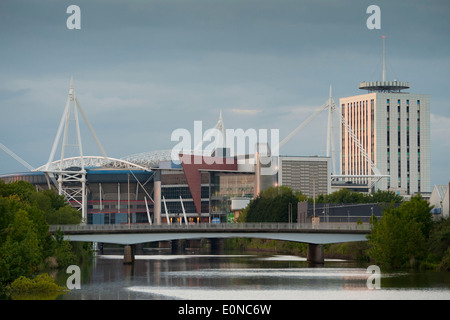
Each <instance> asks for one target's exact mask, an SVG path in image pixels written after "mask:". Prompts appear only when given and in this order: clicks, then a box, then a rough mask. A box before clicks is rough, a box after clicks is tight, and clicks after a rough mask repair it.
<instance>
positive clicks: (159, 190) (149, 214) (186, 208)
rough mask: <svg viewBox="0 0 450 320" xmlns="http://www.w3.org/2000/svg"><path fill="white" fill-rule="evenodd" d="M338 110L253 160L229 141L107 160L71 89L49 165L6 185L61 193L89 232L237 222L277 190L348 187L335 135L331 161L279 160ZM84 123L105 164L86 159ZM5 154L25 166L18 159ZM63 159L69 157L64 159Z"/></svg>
mask: <svg viewBox="0 0 450 320" xmlns="http://www.w3.org/2000/svg"><path fill="white" fill-rule="evenodd" d="M334 107H335V106H334V102H333V100H332V98H331V90H330V98H329V99H328V100H327V102H326V103H325V105H324V106H322V107H321V108H320V109H319V110H318V111H316V112H315V113H314V114H313V115H312V116H310V117H309V118H307V119H306V120H305V121H304V122H303V123H302V124H301V125H300V126H299V127H298V128H296V129H295V130H294V131H293V132H292V133H291V134H289V135H288V136H287V137H286V138H285V139H284V140H282V141H281V142H280V143H279V144H278V145H276V146H273V145H272V146H270V145H269V144H268V143H257V144H256V145H255V148H254V152H253V153H249V152H247V153H244V154H234V150H233V149H232V148H229V147H228V146H227V144H226V143H225V140H223V141H222V142H223V143H222V144H220V143H217V144H216V145H215V147H214V148H210V149H209V150H205V149H203V145H201V146H200V148H195V149H194V150H182V151H180V152H176V153H175V155H174V152H173V149H172V150H160V151H151V152H144V153H140V154H134V155H129V156H124V157H122V158H120V159H116V158H111V157H108V156H107V155H106V153H105V152H104V150H103V148H102V146H101V144H100V141H99V139H98V138H97V136H96V134H95V132H94V130H93V127H92V125H91V124H90V123H89V121H88V119H87V117H86V114H85V113H84V111H83V109H82V108H81V106H80V103H79V101H78V99H77V97H76V95H75V90H74V87H73V83H72V81H71V84H70V89H69V94H68V98H67V103H66V107H65V109H64V112H63V115H62V118H61V122H60V124H59V127H58V131H57V135H56V137H55V140H54V143H53V147H52V149H51V153H50V156H49V160H48V162H47V163H46V164H44V165H42V166H41V167H39V168H31V166H28V165H27V166H28V167H30V168H29V169H30V171H29V172H21V173H14V174H5V175H1V176H0V179H2V180H3V181H5V182H12V181H18V180H24V181H28V182H30V183H32V184H33V185H34V186H35V187H36V188H37V189H41V190H42V189H54V190H55V191H56V192H58V193H59V194H60V195H63V196H64V197H65V198H66V199H67V201H68V202H69V203H70V204H71V205H72V206H73V207H76V208H77V209H79V210H80V211H81V212H82V218H83V222H84V223H87V224H124V223H150V224H163V223H220V222H222V223H223V222H233V221H235V219H236V218H237V217H238V215H239V213H240V211H241V210H242V209H243V208H245V207H246V205H247V204H248V203H249V201H250V200H251V199H253V198H254V197H255V196H257V195H258V194H259V192H260V191H262V190H265V189H267V188H268V187H271V186H281V185H283V186H288V187H291V188H292V189H293V190H294V191H301V192H302V193H303V194H304V195H306V196H308V197H313V196H317V195H319V194H329V193H331V192H332V191H334V190H337V189H339V188H341V187H342V185H341V186H339V183H341V184H342V182H339V181H337V179H335V178H336V177H337V176H336V175H333V174H332V170H333V172H335V168H334V159H333V156H334V143H331V144H330V143H329V142H330V140H331V139H330V137H332V136H333V132H332V127H331V131H330V127H329V128H328V130H329V131H328V132H327V139H329V140H328V141H327V156H279V155H278V149H279V148H281V146H282V145H283V144H285V143H286V142H287V141H288V140H289V139H291V138H292V137H293V136H294V135H295V134H296V133H298V132H299V131H300V130H301V129H302V128H303V127H305V126H306V125H307V124H308V123H309V122H310V121H312V120H313V119H314V117H315V116H317V115H318V114H319V113H320V112H321V111H323V110H327V109H328V112H329V119H330V118H332V111H333V109H334ZM80 115H81V117H82V118H83V119H84V121H85V123H86V124H87V127H88V128H89V131H90V133H91V135H92V137H93V138H94V140H95V142H96V144H97V147H98V149H99V152H100V154H101V155H100V156H86V155H84V154H83V145H82V141H81V134H80V120H79V118H80ZM329 123H330V121H329ZM213 129H215V131H214V130H213V131H212V132H216V133H217V132H219V133H223V132H224V126H223V121H222V115H221V114H220V116H219V121H218V122H217V124H216V125H215V127H214V128H213ZM223 137H224V135H223V134H222V138H223ZM244 138H246V137H244ZM219 140H220V139H215V141H216V142H218V141H219ZM202 143H203V142H202ZM2 146H3V145H2ZM3 147H4V146H3ZM271 147H272V149H275V152H274V150H272V151H271ZM5 148H6V147H4V148H3V149H4V150H5ZM69 149H71V150H72V151H73V150H76V151H77V152H76V153H77V154H76V155H75V156H70V157H69V156H68V154H69ZM5 151H9V152H8V153H10V155H12V156H13V157H15V158H16V159H18V160H21V159H20V158H19V157H18V156H17V155H15V154H14V153H13V152H12V151H10V150H5ZM57 151H58V152H57ZM59 152H60V155H61V156H60V158H59V159H56V157H55V156H56V154H57V153H59ZM21 162H24V161H23V160H22V161H21ZM25 165H26V162H25ZM332 168H333V169H332ZM369 177H370V176H369ZM372 178H376V179H379V178H380V177H376V176H372ZM369 180H370V179H369ZM332 181H334V183H333V187H332ZM375 181H377V180H375ZM372 185H373V184H372ZM344 186H345V187H346V188H350V187H351V188H361V187H362V188H363V189H362V190H363V191H364V190H365V191H366V192H367V191H369V189H368V185H367V184H366V185H362V186H358V185H355V184H351V185H349V184H348V183H345V182H344ZM332 188H333V190H332ZM364 188H365V189H364ZM359 190H361V189H359ZM366 211H367V210H366ZM324 212H325V211H324ZM368 212H369V213H368V215H370V214H372V213H373V210H372V211H371V210H370V208H369V209H368Z"/></svg>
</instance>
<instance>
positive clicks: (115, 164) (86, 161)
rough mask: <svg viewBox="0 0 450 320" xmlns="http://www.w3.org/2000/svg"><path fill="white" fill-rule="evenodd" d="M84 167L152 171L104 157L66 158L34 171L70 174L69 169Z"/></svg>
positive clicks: (124, 161) (128, 162) (120, 160)
mask: <svg viewBox="0 0 450 320" xmlns="http://www.w3.org/2000/svg"><path fill="white" fill-rule="evenodd" d="M83 167H91V168H92V167H95V168H111V169H134V170H144V171H150V170H151V169H150V167H149V166H141V165H139V164H136V163H133V162H130V161H126V160H122V159H115V158H110V157H103V156H84V157H72V158H65V159H63V160H56V161H53V162H51V163H50V164H49V166H48V168H47V164H45V165H43V166H41V167H39V168H37V169H35V170H34V171H43V172H49V173H60V172H66V173H70V171H69V170H67V169H69V168H83Z"/></svg>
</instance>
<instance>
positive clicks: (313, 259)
mask: <svg viewBox="0 0 450 320" xmlns="http://www.w3.org/2000/svg"><path fill="white" fill-rule="evenodd" d="M306 261H307V262H309V263H313V264H324V262H325V259H324V256H323V245H321V244H314V243H308V249H307V254H306Z"/></svg>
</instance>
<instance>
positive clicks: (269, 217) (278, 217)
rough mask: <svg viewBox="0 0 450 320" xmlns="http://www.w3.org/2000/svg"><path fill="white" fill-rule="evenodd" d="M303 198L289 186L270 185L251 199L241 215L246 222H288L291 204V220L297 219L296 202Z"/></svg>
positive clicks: (303, 198) (303, 197)
mask: <svg viewBox="0 0 450 320" xmlns="http://www.w3.org/2000/svg"><path fill="white" fill-rule="evenodd" d="M305 199H306V197H305V196H303V195H302V194H301V193H295V192H294V191H293V190H292V189H291V188H289V187H286V186H280V187H271V188H268V189H266V190H264V191H261V192H260V194H259V195H258V196H257V197H256V198H255V199H253V200H251V201H250V203H249V204H248V206H247V208H246V209H245V210H244V211H243V214H242V216H245V221H246V222H288V221H289V205H291V206H292V218H293V221H297V203H298V202H299V200H302V201H303V200H305Z"/></svg>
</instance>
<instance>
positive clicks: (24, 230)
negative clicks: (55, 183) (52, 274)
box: [0, 180, 87, 294]
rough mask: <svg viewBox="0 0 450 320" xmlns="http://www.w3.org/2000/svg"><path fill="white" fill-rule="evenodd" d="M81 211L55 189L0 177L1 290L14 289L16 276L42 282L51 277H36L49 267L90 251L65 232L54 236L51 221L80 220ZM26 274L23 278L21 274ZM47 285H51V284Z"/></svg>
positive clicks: (64, 263) (61, 266)
mask: <svg viewBox="0 0 450 320" xmlns="http://www.w3.org/2000/svg"><path fill="white" fill-rule="evenodd" d="M80 222H81V214H80V212H79V211H77V210H76V209H74V208H72V207H71V206H70V205H69V204H68V203H67V202H66V201H65V199H64V197H62V196H59V195H57V194H56V193H55V192H54V191H52V190H45V191H36V190H35V189H34V187H33V185H32V184H30V183H28V182H24V181H17V182H13V183H4V182H3V181H1V180H0V284H1V289H2V290H0V291H3V292H5V291H7V290H10V289H11V284H12V283H13V282H14V281H15V280H16V279H19V278H20V279H21V282H22V283H25V280H24V278H26V279H28V280H30V281H29V282H26V283H27V285H26V286H19V287H16V291H15V293H16V294H17V290H18V289H17V288H22V289H23V288H30V287H32V285H33V283H34V284H36V283H39V284H42V281H43V280H45V281H46V282H48V281H49V279H48V278H45V279H44V278H43V277H41V278H39V279H38V280H39V281H38V282H36V281H34V282H33V279H35V278H36V276H37V275H39V274H40V273H42V272H43V271H44V270H47V269H49V268H65V267H67V266H68V265H70V264H75V263H77V262H78V258H79V256H80V254H82V253H84V252H86V249H87V248H86V247H84V246H83V244H81V243H80V244H76V245H72V244H71V243H69V242H67V241H65V240H63V236H62V234H61V233H56V234H55V237H53V236H52V235H51V234H50V233H49V224H53V223H58V224H67V223H80ZM21 277H22V278H21ZM46 288H51V286H47V287H46Z"/></svg>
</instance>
